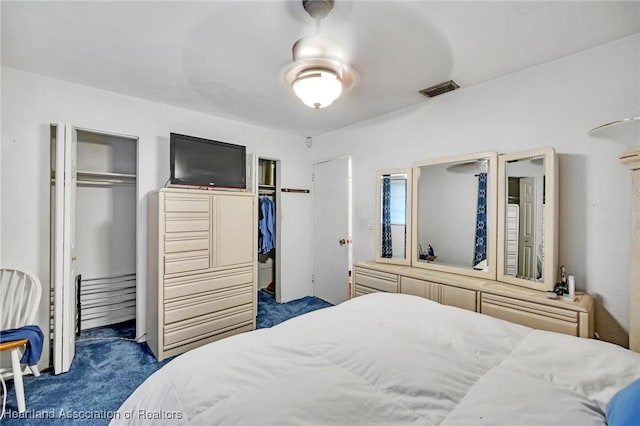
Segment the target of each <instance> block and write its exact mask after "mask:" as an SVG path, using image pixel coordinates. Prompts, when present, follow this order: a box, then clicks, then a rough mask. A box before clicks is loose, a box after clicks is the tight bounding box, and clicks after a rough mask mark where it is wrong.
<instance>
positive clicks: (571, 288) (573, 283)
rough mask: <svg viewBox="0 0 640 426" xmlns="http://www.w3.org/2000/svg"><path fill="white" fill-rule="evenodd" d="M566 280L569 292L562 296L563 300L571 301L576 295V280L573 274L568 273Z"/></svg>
mask: <svg viewBox="0 0 640 426" xmlns="http://www.w3.org/2000/svg"><path fill="white" fill-rule="evenodd" d="M567 281H568V283H569V284H568V287H569V292H568V294H566V295H565V296H563V298H564V299H565V300H571V301H573V299H575V297H576V280H575V278H574V276H573V275H569V278H568V280H567Z"/></svg>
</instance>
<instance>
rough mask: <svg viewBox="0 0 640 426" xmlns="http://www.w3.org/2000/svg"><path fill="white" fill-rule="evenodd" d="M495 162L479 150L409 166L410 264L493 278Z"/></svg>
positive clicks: (495, 197) (494, 273)
mask: <svg viewBox="0 0 640 426" xmlns="http://www.w3.org/2000/svg"><path fill="white" fill-rule="evenodd" d="M497 158H498V157H497V153H496V152H483V153H477V154H469V155H463V156H458V157H450V158H444V159H437V160H430V161H423V162H419V163H416V164H415V165H414V168H413V188H414V194H413V213H412V216H413V220H412V227H413V232H412V238H411V241H412V247H411V248H412V265H413V266H416V267H420V268H426V269H433V270H437V271H442V272H452V273H457V274H463V275H470V276H475V277H481V278H487V279H495V277H496V267H495V265H496V225H497V215H496V204H497V193H496V190H497V168H498V162H497Z"/></svg>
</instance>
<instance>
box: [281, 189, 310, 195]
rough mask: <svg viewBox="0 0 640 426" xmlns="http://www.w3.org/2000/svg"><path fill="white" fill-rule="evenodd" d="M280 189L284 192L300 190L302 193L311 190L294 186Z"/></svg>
mask: <svg viewBox="0 0 640 426" xmlns="http://www.w3.org/2000/svg"><path fill="white" fill-rule="evenodd" d="M280 191H282V192H298V193H301V194H308V193H310V192H311V191H309V190H308V189H294V188H282V189H281V190H280Z"/></svg>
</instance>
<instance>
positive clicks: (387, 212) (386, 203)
mask: <svg viewBox="0 0 640 426" xmlns="http://www.w3.org/2000/svg"><path fill="white" fill-rule="evenodd" d="M392 256H393V251H392V249H391V178H389V177H388V176H385V177H383V178H382V257H385V258H389V259H390V258H391V257H392Z"/></svg>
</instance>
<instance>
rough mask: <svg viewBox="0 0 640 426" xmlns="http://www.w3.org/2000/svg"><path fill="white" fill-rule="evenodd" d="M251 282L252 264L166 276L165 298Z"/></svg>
mask: <svg viewBox="0 0 640 426" xmlns="http://www.w3.org/2000/svg"><path fill="white" fill-rule="evenodd" d="M251 283H253V268H252V267H251V266H246V267H242V268H232V269H225V270H223V271H212V272H204V273H200V274H197V275H187V276H183V277H172V278H166V279H165V281H164V298H165V300H168V299H173V298H176V297H184V296H190V295H194V294H198V293H204V292H210V291H215V290H222V289H225V288H229V287H236V286H241V285H243V284H251Z"/></svg>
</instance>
